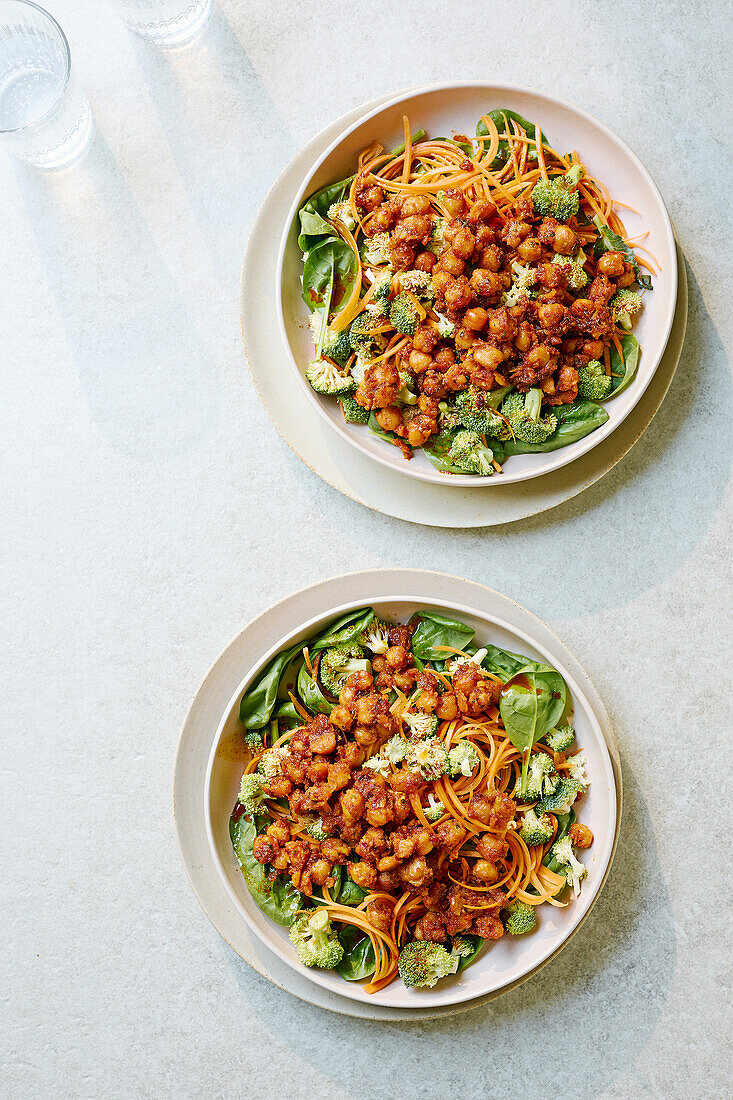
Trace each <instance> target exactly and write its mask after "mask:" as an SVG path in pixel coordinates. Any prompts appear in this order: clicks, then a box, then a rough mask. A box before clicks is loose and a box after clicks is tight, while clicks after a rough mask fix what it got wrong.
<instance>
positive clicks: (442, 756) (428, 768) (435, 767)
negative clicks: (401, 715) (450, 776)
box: [405, 737, 448, 779]
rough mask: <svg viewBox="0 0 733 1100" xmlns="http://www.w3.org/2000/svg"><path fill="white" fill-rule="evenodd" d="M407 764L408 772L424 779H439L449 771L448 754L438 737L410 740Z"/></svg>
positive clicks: (406, 758)
mask: <svg viewBox="0 0 733 1100" xmlns="http://www.w3.org/2000/svg"><path fill="white" fill-rule="evenodd" d="M405 764H406V767H407V769H408V771H411V772H414V773H415V774H416V775H420V776H422V778H423V779H439V778H440V776H441V775H445V774H446V772H447V771H448V753H447V752H446V749H445V746H444V745H443V743H442V741H439V740H438V739H437V737H426V738H423V739H417V738H414V739H410V741H409V742H408V746H407V756H406V757H405Z"/></svg>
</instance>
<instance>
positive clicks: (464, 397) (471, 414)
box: [455, 386, 512, 439]
mask: <svg viewBox="0 0 733 1100" xmlns="http://www.w3.org/2000/svg"><path fill="white" fill-rule="evenodd" d="M511 388H512V387H511V386H500V387H499V388H498V389H496V390H488V391H487V390H477V389H475V388H474V387H473V386H470V387H469V388H468V389H467V390H463V391H462V392H461V393H459V394H458V396H457V397H456V402H455V410H456V414H457V416H458V419H459V421H460V423H461V424H462V425H463V427H464V428H468V430H469V431H472V432H478V434H479V435H494V436H496V437H497V439H508V438H509V435H510V432H509V429H508V428H507V425H506V423H505V421H504V420H502V418H501V417H500V416H497V413H496V410H497V409H498V408H499V406H500V405H501V403H502V401H503V400H504V398H505V397H506V396H507V394H508V393H510V391H511Z"/></svg>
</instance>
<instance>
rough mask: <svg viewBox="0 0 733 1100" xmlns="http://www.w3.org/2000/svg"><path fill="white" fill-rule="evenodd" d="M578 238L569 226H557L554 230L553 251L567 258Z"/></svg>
mask: <svg viewBox="0 0 733 1100" xmlns="http://www.w3.org/2000/svg"><path fill="white" fill-rule="evenodd" d="M577 240H578V238H577V237H576V236H575V234H574V233H573V231H572V229H571V228H570V226H569V225H558V227H557V229H556V230H555V239H554V242H553V243H554V245H555V251H556V252H559V253H560V254H561V255H563V256H569V255H570V253H571V252H573V251H574V250H575V245H576V244H577Z"/></svg>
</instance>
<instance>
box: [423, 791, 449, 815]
mask: <svg viewBox="0 0 733 1100" xmlns="http://www.w3.org/2000/svg"><path fill="white" fill-rule="evenodd" d="M423 813H424V814H425V816H426V818H427V819H428V821H439V820H440V818H441V817H442V816H443V814H444V813H445V806H444V805H443V803H442V802H441V801H440V800H439V799H437V798H436V797H435V795H434V794H433V792H432V791H431V792H430V794H429V795H428V804H427V806H423Z"/></svg>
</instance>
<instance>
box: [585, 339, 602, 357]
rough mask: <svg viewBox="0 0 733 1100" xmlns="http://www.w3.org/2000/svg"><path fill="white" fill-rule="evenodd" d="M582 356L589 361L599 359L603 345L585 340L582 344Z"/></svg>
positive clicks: (597, 341)
mask: <svg viewBox="0 0 733 1100" xmlns="http://www.w3.org/2000/svg"><path fill="white" fill-rule="evenodd" d="M583 354H584V355H588V356H589V357H590V358H591V359H600V358H601V357H602V355H603V344H602V343H601V341H600V340H586V342H585V343H584V344H583Z"/></svg>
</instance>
